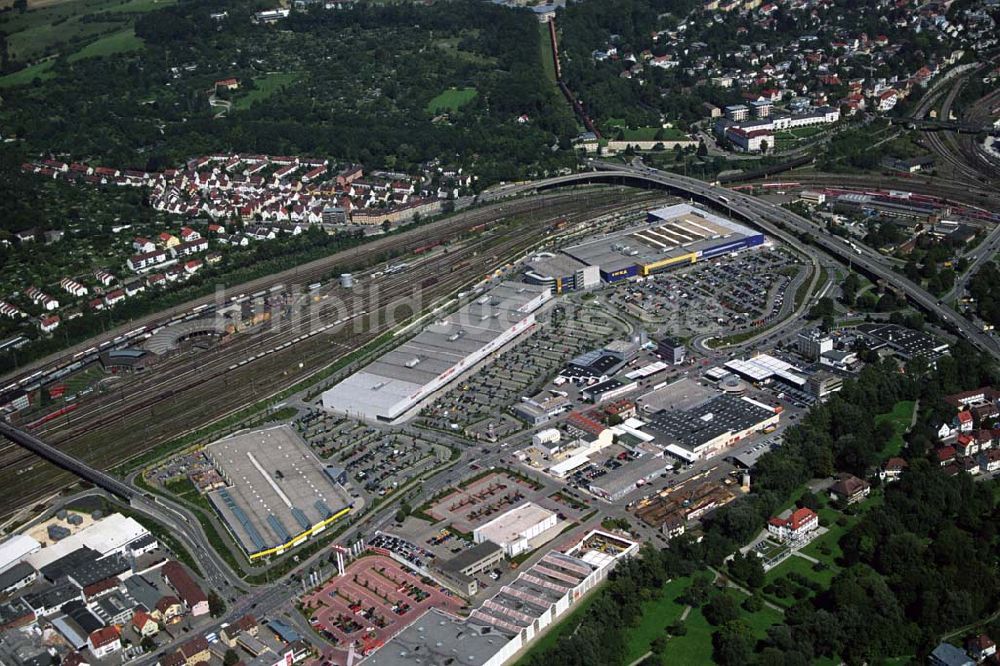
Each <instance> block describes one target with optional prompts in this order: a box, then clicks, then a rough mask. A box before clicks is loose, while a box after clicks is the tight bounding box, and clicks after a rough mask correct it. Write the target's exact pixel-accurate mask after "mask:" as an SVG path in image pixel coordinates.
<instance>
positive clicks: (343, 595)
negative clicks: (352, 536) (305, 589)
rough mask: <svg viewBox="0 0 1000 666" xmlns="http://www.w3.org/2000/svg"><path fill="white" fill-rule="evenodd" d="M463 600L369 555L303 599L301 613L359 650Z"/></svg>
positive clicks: (392, 562) (455, 607) (330, 636)
mask: <svg viewBox="0 0 1000 666" xmlns="http://www.w3.org/2000/svg"><path fill="white" fill-rule="evenodd" d="M462 605H463V604H462V602H461V601H460V600H459V599H457V598H456V597H454V596H453V595H451V594H449V593H447V592H442V591H441V590H440V589H439V588H438V587H437V586H436V585H434V584H433V583H427V582H425V580H424V579H423V578H422V577H421V576H418V575H417V574H416V573H415V572H413V571H412V570H409V569H407V568H405V567H404V566H403V565H401V564H400V563H398V562H396V561H395V560H393V559H391V558H389V557H386V556H385V555H368V556H363V557H361V558H360V559H357V560H355V561H354V562H352V563H351V564H350V565H349V566H348V567H347V572H346V575H344V576H334V577H333V578H331V579H329V580H328V581H327V582H326V583H324V584H323V585H322V586H321V587H320V589H319V590H317V591H314V592H312V593H311V594H308V595H306V596H305V597H303V598H302V607H303V612H304V613H305V614H306V615H307V616H308V617H309V622H310V624H312V626H313V627H314V628H315V629H316V631H318V632H320V633H321V634H322V635H323V636H324V638H326V639H327V640H328V641H330V642H332V643H334V644H335V645H337V646H338V647H340V648H346V647H347V646H348V645H350V644H351V643H354V642H355V641H358V642H359V644H360V648H361V649H360V651H361V652H362V654H364V652H366V651H367V650H366V648H368V649H370V648H372V647H374V646H376V645H377V644H380V643H382V642H384V641H386V640H387V639H388V638H390V637H391V636H393V635H395V634H397V633H398V632H400V631H402V630H403V628H405V627H406V626H407V625H408V624H409V623H410V622H413V621H414V620H415V619H416V618H418V617H420V615H421V613H423V612H424V611H425V610H427V609H428V608H431V607H434V608H440V609H442V610H445V611H451V612H454V611H456V610H458V609H459V608H460V607H461V606H462Z"/></svg>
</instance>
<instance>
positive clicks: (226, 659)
mask: <svg viewBox="0 0 1000 666" xmlns="http://www.w3.org/2000/svg"><path fill="white" fill-rule="evenodd" d="M239 660H240V655H239V653H238V652H236V650H234V649H232V648H229V649H228V650H226V654H225V655H223V657H222V664H223V666H233V664H235V663H236V662H238V661H239Z"/></svg>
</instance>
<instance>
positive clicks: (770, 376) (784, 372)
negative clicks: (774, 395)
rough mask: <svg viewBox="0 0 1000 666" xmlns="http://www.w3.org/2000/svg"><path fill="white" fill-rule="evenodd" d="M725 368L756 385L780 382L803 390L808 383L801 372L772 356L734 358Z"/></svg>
mask: <svg viewBox="0 0 1000 666" xmlns="http://www.w3.org/2000/svg"><path fill="white" fill-rule="evenodd" d="M725 368H726V369H727V370H729V371H730V372H732V373H734V374H736V375H739V376H740V377H742V378H743V379H745V380H747V381H748V382H752V383H754V384H763V383H767V382H769V381H772V380H778V381H781V382H784V383H785V384H788V385H789V386H792V387H793V388H796V389H799V390H803V389H804V388H805V385H806V381H807V380H806V377H805V376H804V375H803V374H802V371H801V370H799V369H798V368H796V367H795V366H794V365H792V364H791V363H788V362H786V361H782V360H781V359H780V358H775V357H774V356H771V355H770V354H757V355H756V356H754V357H752V358H749V359H740V358H734V359H732V360H729V361H726V364H725Z"/></svg>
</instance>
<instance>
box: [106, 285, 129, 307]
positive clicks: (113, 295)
mask: <svg viewBox="0 0 1000 666" xmlns="http://www.w3.org/2000/svg"><path fill="white" fill-rule="evenodd" d="M124 300H125V290H123V289H115V290H114V291H109V292H108V293H107V294H105V295H104V303H105V305H107V306H108V307H109V308H110V307H114V306H115V305H118V304H119V303H121V302H122V301H124Z"/></svg>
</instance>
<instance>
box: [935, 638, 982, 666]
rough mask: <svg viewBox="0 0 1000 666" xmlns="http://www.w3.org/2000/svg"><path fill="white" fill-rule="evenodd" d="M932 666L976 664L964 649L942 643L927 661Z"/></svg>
mask: <svg viewBox="0 0 1000 666" xmlns="http://www.w3.org/2000/svg"><path fill="white" fill-rule="evenodd" d="M927 662H928V663H929V664H931V666H975V663H976V662H974V661H973V660H972V659H971V658H969V655H968V654H966V653H965V651H964V650H962V648H957V647H955V646H954V645H952V644H951V643H941V644H940V645H938V646H937V647H936V648H934V650H933V651H932V652H931V656H930V658H929V659H928V660H927Z"/></svg>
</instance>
